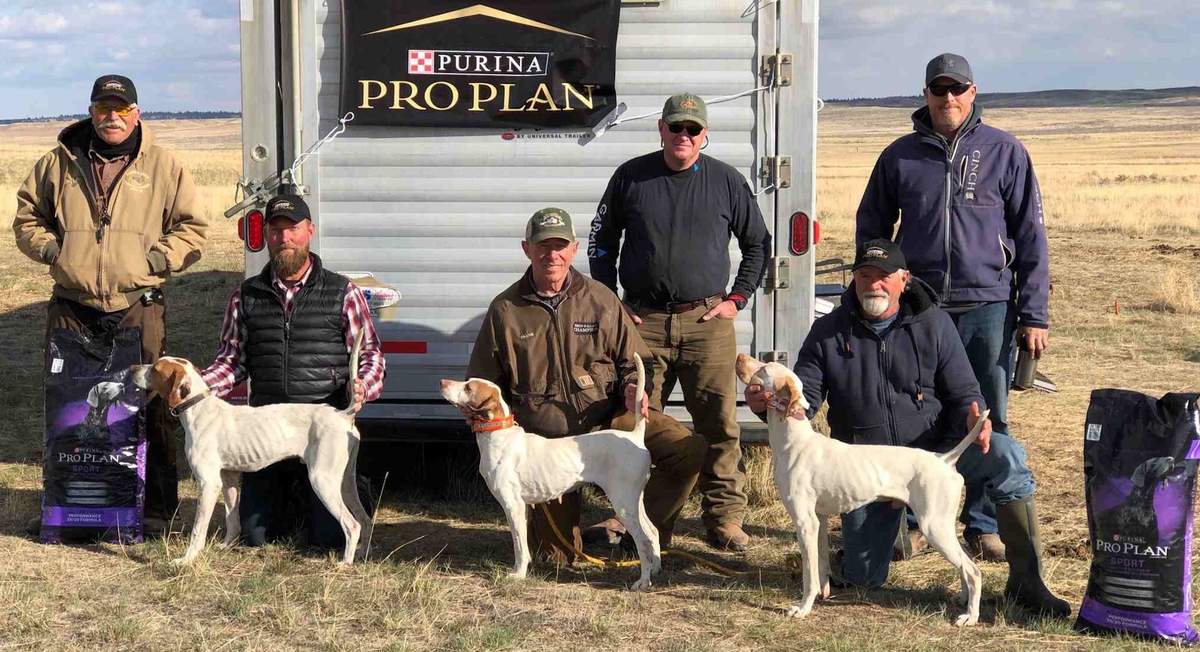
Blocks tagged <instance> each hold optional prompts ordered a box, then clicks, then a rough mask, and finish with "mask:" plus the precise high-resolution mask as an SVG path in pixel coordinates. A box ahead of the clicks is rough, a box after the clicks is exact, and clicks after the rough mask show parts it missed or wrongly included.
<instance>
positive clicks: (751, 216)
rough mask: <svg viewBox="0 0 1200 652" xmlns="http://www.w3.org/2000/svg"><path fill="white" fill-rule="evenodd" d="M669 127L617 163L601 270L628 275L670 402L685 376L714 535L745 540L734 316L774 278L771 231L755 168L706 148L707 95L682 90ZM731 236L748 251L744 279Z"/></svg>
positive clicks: (597, 251) (599, 219) (595, 264)
mask: <svg viewBox="0 0 1200 652" xmlns="http://www.w3.org/2000/svg"><path fill="white" fill-rule="evenodd" d="M658 134H659V137H660V138H661V142H662V150H661V151H654V152H650V153H649V154H644V155H642V156H638V157H637V158H633V159H630V160H629V161H626V162H625V163H623V164H622V165H621V166H620V167H618V168H617V170H616V172H615V173H613V176H612V179H611V180H610V181H609V182H608V189H607V190H606V191H605V193H604V198H603V199H601V200H600V206H599V207H598V208H597V210H596V216H595V218H594V219H593V221H592V228H591V241H590V242H589V243H588V259H589V261H590V263H591V273H592V278H594V279H596V280H597V281H600V282H601V283H603V284H604V285H606V286H608V287H609V289H611V290H613V291H614V292H615V291H616V289H617V282H618V280H619V281H620V285H621V287H623V288H624V290H625V295H624V302H625V307H626V310H627V311H628V312H629V315H630V316H631V317H632V319H633V322H634V323H635V324H637V327H638V332H640V333H641V335H642V338H643V339H645V340H646V343H647V344H648V345H649V346H650V350H651V351H652V352H653V353H654V358H653V361H654V362H653V369H654V376H655V378H656V379H661V381H662V382H661V384H660V385H659V388H660V391H658V392H654V393H652V394H651V397H652V399H651V405H652V406H653V407H655V408H657V409H661V408H662V405H663V403H664V402H665V401H666V400H667V397H669V396H670V394H671V391H672V390H673V389H674V387H675V383H676V381H678V382H679V383H680V384H681V385H682V387H683V397H684V403H685V405H686V406H687V410H688V412H689V413H690V414H691V415H692V421H693V423H694V424H695V428H696V432H698V433H700V434H701V435H703V436H704V438H705V439H706V440H707V441H708V445H709V448H708V454H707V455H706V457H705V460H704V466H703V467H702V469H701V471H700V491H701V493H702V494H703V500H702V502H701V506H702V507H703V510H704V516H703V520H704V526H705V529H706V530H707V538H708V542H709V544H710V545H712V546H714V547H716V548H719V549H729V550H737V551H740V550H744V549H745V548H746V544H747V543H749V541H750V537H749V536H747V535H746V533H745V532H744V531H743V530H742V519H743V517H744V515H745V512H746V495H745V494H744V493H743V492H742V488H741V485H742V483H743V482H744V480H745V468H744V466H743V465H742V462H741V446H740V441H739V436H740V432H739V429H738V425H737V420H736V418H735V409H736V406H737V381H736V377H735V372H734V360H735V358H736V355H737V338H736V336H735V333H734V326H733V322H734V319H735V318H736V317H737V313H738V311H739V310H741V309H743V308H745V307H746V303H747V302H748V301H749V299H750V298H751V297H753V296H754V292H755V290H757V289H758V285H759V282H760V281H761V280H762V276H763V272H764V270H765V269H766V264H767V255H768V253H767V252H768V250H769V248H770V242H771V236H770V233H768V232H767V226H766V224H765V223H764V222H763V217H762V214H761V213H760V212H759V210H758V204H757V203H755V200H754V194H753V193H752V192H751V191H750V186H749V185H748V184H747V183H746V179H745V178H744V177H742V175H741V174H740V173H739V172H738V171H737V170H735V169H734V168H733V167H732V166H730V165H727V164H725V163H722V162H721V161H718V160H717V159H715V158H712V157H710V156H705V155H703V154H701V153H700V150H701V149H702V148H703V147H704V145H705V144H707V142H708V109H707V107H706V106H705V104H704V100H702V99H701V98H699V97H697V96H696V95H693V94H691V93H681V94H679V95H673V96H671V97H670V98H669V99H667V102H666V104H665V105H663V111H662V118H661V119H660V120H659V121H658ZM622 236H624V241H623V242H622ZM731 237H736V238H737V241H738V246H739V248H740V249H741V253H742V261H741V263H740V264H739V265H738V270H737V275H736V277H735V278H734V279H733V283H732V285H731V284H730V279H729V269H730V260H729V240H730V238H731ZM622 247H623V250H622ZM618 260H619V261H620V266H619V268H618V264H617V263H618Z"/></svg>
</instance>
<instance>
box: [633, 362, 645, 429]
mask: <svg viewBox="0 0 1200 652" xmlns="http://www.w3.org/2000/svg"><path fill="white" fill-rule="evenodd" d="M633 366H635V367H637V393H636V394H634V396H633V398H634V401H633V404H634V405H635V406H637V409H636V410H634V412H633V432H634V433H636V434H637V435H638V436H640V437H645V436H646V417H644V416H642V401H643V400H645V397H646V367H645V365H643V364H642V356H640V355H638V354H636V353H634V354H633Z"/></svg>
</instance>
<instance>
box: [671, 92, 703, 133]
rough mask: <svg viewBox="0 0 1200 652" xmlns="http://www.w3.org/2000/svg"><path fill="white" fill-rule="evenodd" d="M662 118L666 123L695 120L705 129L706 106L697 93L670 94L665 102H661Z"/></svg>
mask: <svg viewBox="0 0 1200 652" xmlns="http://www.w3.org/2000/svg"><path fill="white" fill-rule="evenodd" d="M662 119H663V122H665V123H667V124H674V123H676V122H695V123H696V124H698V125H700V126H701V127H704V128H705V129H707V128H708V107H707V106H705V104H704V100H703V99H702V98H701V97H700V96H699V95H693V94H691V93H680V94H678V95H672V96H671V97H668V98H667V103H666V104H663V111H662Z"/></svg>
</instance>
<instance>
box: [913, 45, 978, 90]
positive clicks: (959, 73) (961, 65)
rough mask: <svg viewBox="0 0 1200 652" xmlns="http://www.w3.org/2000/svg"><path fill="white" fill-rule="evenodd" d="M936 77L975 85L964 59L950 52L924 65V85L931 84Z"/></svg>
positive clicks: (969, 65)
mask: <svg viewBox="0 0 1200 652" xmlns="http://www.w3.org/2000/svg"><path fill="white" fill-rule="evenodd" d="M938 77H949V78H950V79H953V80H954V81H956V82H958V83H960V84H974V83H975V80H974V79H973V78H972V75H971V64H969V63H967V59H966V57H964V56H962V55H960V54H953V53H951V52H943V53H941V54H939V55H937V56H936V57H934V58H932V59H930V60H929V63H927V64H925V85H926V86H928V85H930V84H932V83H933V80H935V79H937V78H938Z"/></svg>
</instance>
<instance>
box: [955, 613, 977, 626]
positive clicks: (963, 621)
mask: <svg viewBox="0 0 1200 652" xmlns="http://www.w3.org/2000/svg"><path fill="white" fill-rule="evenodd" d="M978 622H979V616H977V615H971V614H963V615H961V616H959V617H958V618H956V619H955V620H954V626H955V627H970V626H971V625H974V624H976V623H978Z"/></svg>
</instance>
